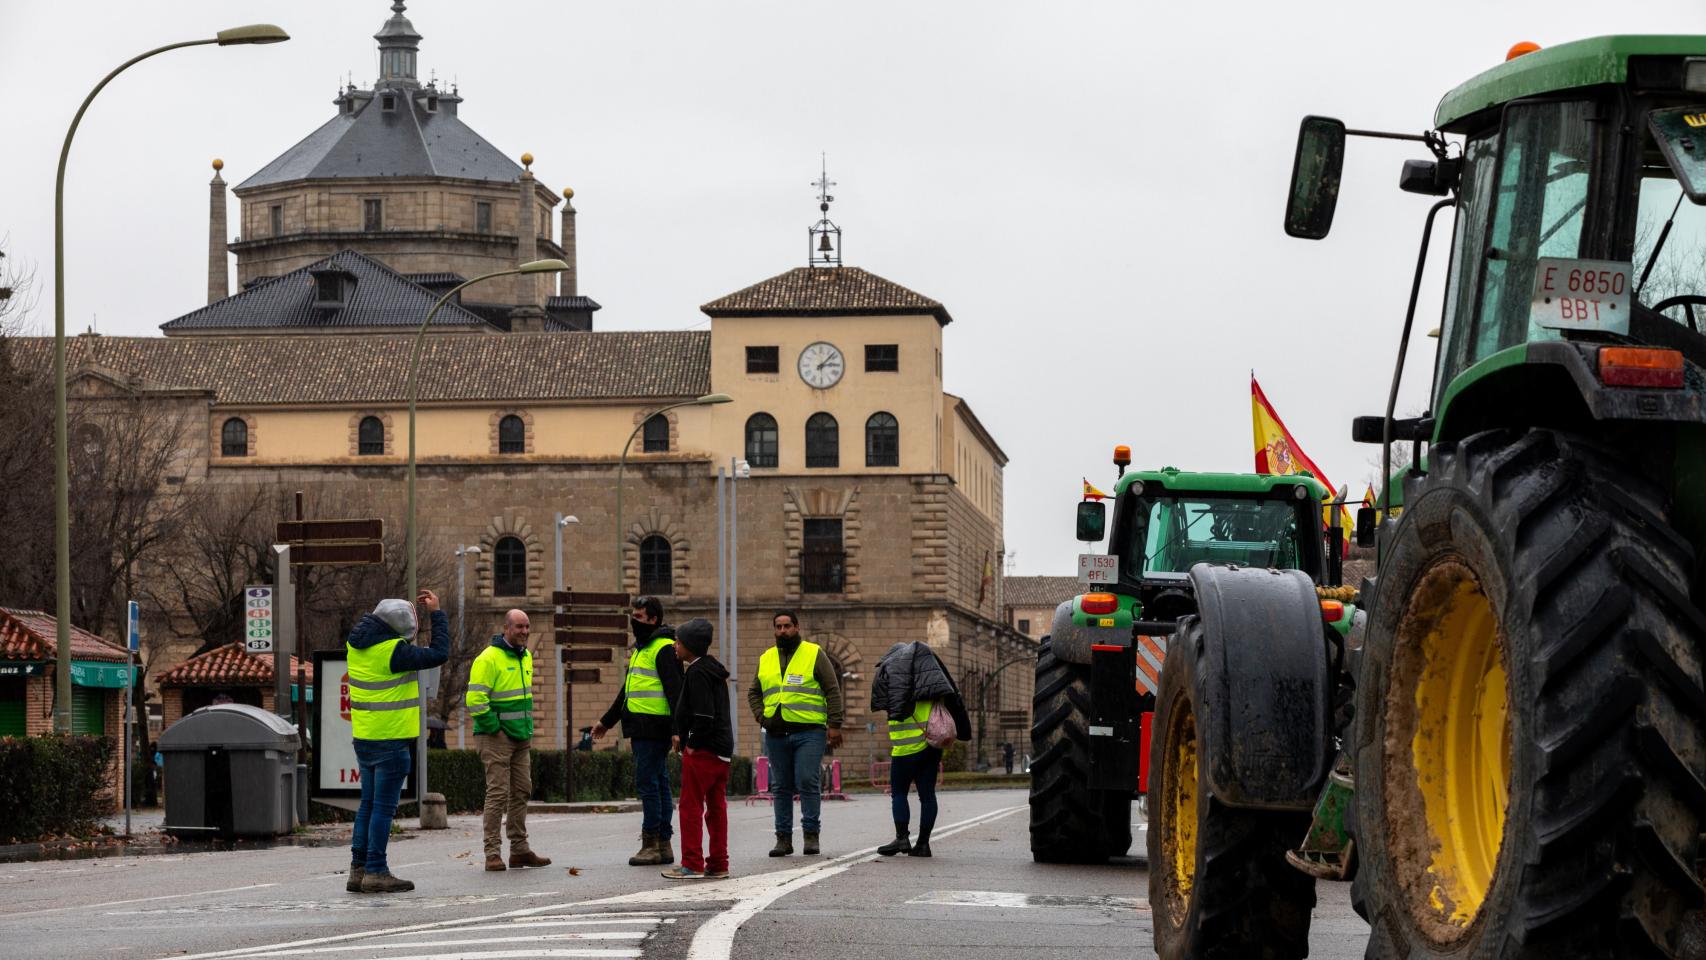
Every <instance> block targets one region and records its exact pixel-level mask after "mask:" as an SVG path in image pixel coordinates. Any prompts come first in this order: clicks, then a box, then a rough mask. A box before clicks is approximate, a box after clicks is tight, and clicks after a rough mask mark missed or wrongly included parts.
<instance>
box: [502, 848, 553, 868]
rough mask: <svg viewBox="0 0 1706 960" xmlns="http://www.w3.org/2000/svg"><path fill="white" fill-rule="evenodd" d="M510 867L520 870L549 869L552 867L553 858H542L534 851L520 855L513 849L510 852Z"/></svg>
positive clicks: (525, 851)
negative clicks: (522, 868) (528, 868)
mask: <svg viewBox="0 0 1706 960" xmlns="http://www.w3.org/2000/svg"><path fill="white" fill-rule="evenodd" d="M509 865H510V866H512V867H516V868H518V869H519V868H521V867H548V866H550V865H551V858H550V857H541V856H540V855H539V854H537V853H534V852H533V851H532V850H522V851H521V852H519V853H518V852H516V851H515V849H513V848H511V850H510V851H509Z"/></svg>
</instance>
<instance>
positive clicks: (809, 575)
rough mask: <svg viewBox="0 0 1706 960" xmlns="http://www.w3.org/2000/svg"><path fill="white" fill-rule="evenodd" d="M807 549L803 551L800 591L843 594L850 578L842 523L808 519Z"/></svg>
mask: <svg viewBox="0 0 1706 960" xmlns="http://www.w3.org/2000/svg"><path fill="white" fill-rule="evenodd" d="M804 547H805V548H804V549H803V550H801V551H800V589H801V590H802V591H804V592H805V593H841V592H842V591H843V590H844V589H845V584H846V579H847V552H846V551H845V550H843V549H842V546H841V520H840V519H839V518H836V519H833V520H828V519H820V518H808V519H807V520H806V521H805V544H804Z"/></svg>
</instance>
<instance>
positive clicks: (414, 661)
mask: <svg viewBox="0 0 1706 960" xmlns="http://www.w3.org/2000/svg"><path fill="white" fill-rule="evenodd" d="M395 639H397V628H396V627H393V626H391V625H390V624H388V623H386V622H385V621H383V620H381V619H379V618H378V617H376V616H374V615H373V614H371V613H369V614H364V615H363V616H362V618H361V619H360V620H359V621H357V622H356V625H355V629H353V630H351V631H350V632H349V639H348V640H347V641H346V642H347V643H348V644H349V645H350V646H352V647H354V648H356V649H357V650H365V649H367V648H368V647H371V646H373V645H374V644H376V643H384V642H385V641H387V640H395ZM449 659H450V618H449V617H448V616H445V613H444V611H443V610H434V611H433V612H432V646H430V647H421V646H416V645H415V644H414V643H413V642H412V641H411V640H410V638H407V637H405V638H404V642H402V643H399V644H397V645H396V646H395V647H393V648H392V649H391V672H392V673H408V672H409V671H411V670H431V669H432V668H433V667H441V666H443V665H444V661H446V660H449ZM399 742H401V743H413V742H414V739H413V738H410V739H408V740H402V741H399Z"/></svg>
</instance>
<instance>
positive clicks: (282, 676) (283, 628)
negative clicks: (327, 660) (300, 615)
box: [272, 543, 296, 720]
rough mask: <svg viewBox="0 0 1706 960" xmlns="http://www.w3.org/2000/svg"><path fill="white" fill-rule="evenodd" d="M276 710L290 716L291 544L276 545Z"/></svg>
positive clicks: (293, 608)
mask: <svg viewBox="0 0 1706 960" xmlns="http://www.w3.org/2000/svg"><path fill="white" fill-rule="evenodd" d="M272 549H273V554H274V557H273V593H272V611H273V619H272V622H273V631H272V632H273V636H272V679H273V712H274V713H276V714H278V715H279V716H281V717H283V718H284V719H286V720H289V719H290V654H291V652H292V651H293V650H295V649H296V644H295V631H296V622H295V621H296V605H295V603H294V602H293V595H294V593H295V591H294V589H293V587H292V584H291V581H290V549H291V548H290V544H288V543H285V544H273V548H272Z"/></svg>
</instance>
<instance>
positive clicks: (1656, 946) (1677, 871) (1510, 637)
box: [1352, 430, 1706, 960]
mask: <svg viewBox="0 0 1706 960" xmlns="http://www.w3.org/2000/svg"><path fill="white" fill-rule="evenodd" d="M1431 459H1432V463H1431V466H1432V470H1431V471H1430V472H1429V473H1428V474H1427V475H1426V476H1425V477H1423V478H1420V479H1418V480H1417V481H1415V484H1416V485H1415V486H1412V487H1411V488H1410V491H1409V496H1408V497H1407V502H1406V503H1405V508H1404V513H1403V516H1402V517H1401V519H1400V520H1399V521H1398V526H1397V528H1396V529H1395V530H1394V531H1393V535H1392V539H1391V542H1389V543H1388V544H1386V545H1385V548H1384V551H1383V553H1384V556H1383V557H1382V563H1381V569H1380V577H1379V582H1378V586H1377V588H1376V593H1375V597H1374V599H1373V604H1372V608H1371V610H1370V612H1369V621H1368V630H1367V634H1366V638H1365V645H1364V650H1363V658H1364V659H1363V666H1362V670H1361V675H1362V679H1361V682H1360V683H1359V684H1358V687H1357V710H1356V717H1357V721H1356V723H1357V735H1356V741H1357V743H1356V783H1357V801H1356V850H1357V855H1358V857H1359V858H1360V862H1361V865H1360V867H1359V869H1358V873H1357V877H1356V881H1355V884H1354V886H1353V890H1352V903H1353V905H1354V906H1355V907H1356V908H1357V910H1358V912H1360V913H1361V914H1362V915H1363V916H1364V917H1365V918H1367V919H1368V921H1369V923H1370V925H1371V926H1372V935H1371V938H1370V941H1369V946H1368V952H1367V955H1368V956H1369V957H1379V958H1403V960H1423V958H1426V960H1435V958H1447V957H1449V958H1504V960H1515V958H1524V960H1526V958H1542V957H1544V958H1547V960H1559V958H1572V957H1584V958H1585V957H1594V958H1607V957H1612V958H1634V957H1642V958H1646V957H1673V956H1676V951H1677V949H1678V945H1679V942H1678V941H1679V937H1680V930H1681V927H1682V924H1683V917H1684V914H1685V913H1686V912H1687V911H1689V910H1691V909H1696V908H1697V907H1698V905H1699V904H1700V902H1701V899H1702V894H1701V887H1700V881H1699V879H1698V878H1697V877H1696V874H1695V863H1696V856H1697V854H1698V851H1699V844H1700V828H1701V817H1702V812H1703V811H1706V786H1703V785H1702V784H1703V779H1706V730H1703V725H1706V694H1703V693H1702V690H1701V674H1702V656H1703V650H1706V645H1703V642H1706V620H1703V619H1702V616H1701V613H1700V611H1699V610H1698V609H1697V608H1696V607H1695V606H1694V605H1693V604H1692V603H1691V602H1690V600H1689V597H1688V583H1689V576H1690V573H1691V570H1692V565H1693V563H1694V558H1693V556H1692V555H1691V552H1690V549H1689V547H1688V545H1687V544H1686V543H1685V542H1684V541H1683V540H1682V539H1681V538H1680V537H1678V536H1677V535H1676V534H1674V533H1673V532H1672V531H1671V528H1670V523H1669V520H1668V511H1669V505H1668V504H1667V502H1666V498H1665V496H1664V495H1663V493H1662V492H1661V491H1660V490H1658V489H1657V488H1656V487H1654V486H1653V485H1652V484H1650V483H1648V482H1647V481H1646V480H1644V479H1642V478H1641V477H1640V476H1639V475H1638V474H1636V473H1634V472H1633V471H1631V470H1630V469H1628V468H1627V467H1626V466H1625V463H1626V462H1627V459H1628V458H1626V457H1620V456H1618V455H1617V454H1615V453H1613V452H1612V451H1610V450H1607V449H1605V448H1603V447H1600V446H1598V445H1595V444H1593V443H1589V442H1587V441H1585V440H1583V439H1581V438H1578V437H1575V436H1572V435H1570V434H1566V433H1560V432H1555V431H1549V430H1527V431H1512V430H1497V431H1489V432H1486V433H1481V434H1477V435H1475V436H1473V437H1470V438H1468V439H1466V440H1464V441H1462V442H1461V443H1457V444H1449V445H1448V444H1440V445H1438V446H1436V447H1435V448H1434V450H1433V453H1432V458H1431Z"/></svg>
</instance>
